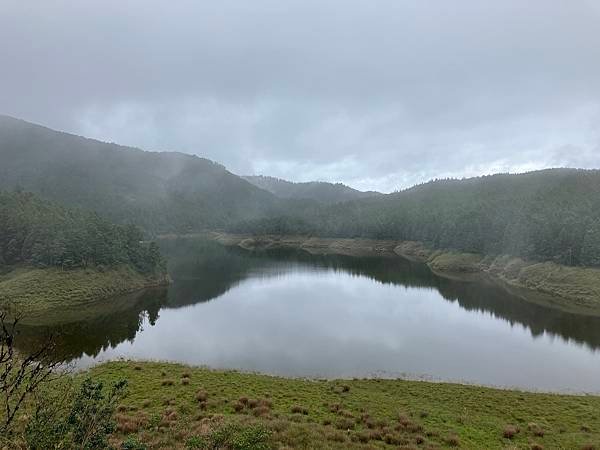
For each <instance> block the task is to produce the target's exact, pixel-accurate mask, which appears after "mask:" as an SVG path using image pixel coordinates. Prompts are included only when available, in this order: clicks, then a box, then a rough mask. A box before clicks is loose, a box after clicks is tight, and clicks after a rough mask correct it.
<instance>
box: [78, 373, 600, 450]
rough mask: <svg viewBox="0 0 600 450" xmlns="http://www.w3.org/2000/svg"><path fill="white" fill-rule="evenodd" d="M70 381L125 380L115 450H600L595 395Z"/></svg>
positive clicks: (201, 378) (438, 387)
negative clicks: (224, 444)
mask: <svg viewBox="0 0 600 450" xmlns="http://www.w3.org/2000/svg"><path fill="white" fill-rule="evenodd" d="M76 376H77V377H80V378H82V377H85V376H92V377H93V378H94V379H98V380H103V381H104V382H106V383H110V382H114V381H116V380H119V379H127V380H128V383H129V384H128V393H127V395H126V397H125V398H124V399H123V400H122V402H121V405H120V406H119V407H118V411H117V412H116V421H117V431H116V432H115V433H114V434H113V436H112V438H111V440H112V443H113V444H114V445H115V446H116V447H117V448H122V447H121V445H122V443H123V442H127V441H129V442H134V441H135V442H138V443H142V444H144V445H146V446H147V448H165V449H166V448H169V449H171V448H172V449H184V448H213V447H202V446H201V444H202V443H204V444H206V443H207V442H208V443H210V442H211V439H215V436H218V435H219V433H222V432H223V430H228V431H227V432H229V433H233V434H234V435H235V434H236V433H237V434H239V436H238V437H239V439H242V437H244V436H245V438H248V436H250V435H253V436H254V435H256V436H261V439H262V442H263V444H264V445H265V446H264V447H259V446H258V444H256V446H255V447H253V446H250V447H239V448H275V449H285V448H287V449H296V448H302V449H322V448H323V449H329V448H330V449H385V448H390V449H392V448H393V449H398V448H403V449H418V448H428V449H437V448H465V449H509V448H510V449H594V448H596V449H597V448H600V447H598V445H599V444H600V397H596V396H585V395H582V396H570V395H558V394H542V393H528V392H520V391H514V390H502V389H492V388H485V387H478V386H472V385H461V384H450V383H432V382H424V381H405V380H381V379H364V380H362V379H361V380H334V381H324V380H307V379H293V378H280V377H272V376H267V375H260V374H250V373H240V372H234V371H219V370H210V369H206V368H193V367H188V366H184V365H180V364H173V363H163V362H135V361H116V362H108V363H103V364H101V365H98V366H95V367H93V368H91V369H89V371H87V372H84V373H80V374H78V375H76ZM219 430H221V431H219ZM236 436H237V435H236ZM240 436H241V437H240ZM233 439H237V438H236V437H235V436H234V437H233ZM204 444H202V445H204ZM206 445H208V444H206ZM215 448H216V447H215ZM234 448H236V447H234Z"/></svg>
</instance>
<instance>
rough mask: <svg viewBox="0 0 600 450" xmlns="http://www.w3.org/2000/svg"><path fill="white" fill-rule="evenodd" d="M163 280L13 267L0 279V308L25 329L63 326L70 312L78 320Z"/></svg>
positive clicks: (118, 272) (126, 270)
mask: <svg viewBox="0 0 600 450" xmlns="http://www.w3.org/2000/svg"><path fill="white" fill-rule="evenodd" d="M166 282H167V280H166V278H164V277H159V278H155V277H150V276H144V275H142V274H140V273H139V272H137V271H135V270H133V269H132V268H130V267H128V266H121V267H117V268H111V269H104V270H100V269H98V268H89V269H73V270H61V269H58V268H44V269H40V268H34V267H14V268H12V270H10V271H4V272H3V274H2V275H0V306H2V307H5V308H9V310H12V311H14V312H15V313H21V314H23V320H22V322H23V323H25V324H28V325H42V324H43V325H49V324H52V323H53V322H55V321H57V322H65V316H68V315H69V313H70V312H71V311H73V315H74V317H76V318H77V319H79V320H81V319H82V317H83V318H85V317H86V316H89V315H90V314H92V313H93V311H94V305H97V304H98V302H100V301H102V300H105V299H107V298H110V297H115V296H119V295H124V294H128V293H131V292H135V291H139V290H141V289H144V288H148V287H153V286H159V285H163V284H165V283H166Z"/></svg>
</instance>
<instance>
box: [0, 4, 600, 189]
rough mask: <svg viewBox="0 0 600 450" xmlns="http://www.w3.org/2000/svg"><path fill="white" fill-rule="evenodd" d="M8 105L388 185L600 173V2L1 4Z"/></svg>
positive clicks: (225, 156)
mask: <svg viewBox="0 0 600 450" xmlns="http://www.w3.org/2000/svg"><path fill="white" fill-rule="evenodd" d="M0 113H4V114H8V115H12V116H16V117H19V118H22V119H25V120H29V121H33V122H37V123H41V124H43V125H46V126H49V127H52V128H57V129H61V130H65V131H69V132H73V133H77V134H82V135H86V136H89V137H94V138H98V139H101V140H105V141H113V142H118V143H121V144H127V145H133V146H138V147H141V148H144V149H147V150H178V151H183V152H189V153H195V154H198V155H201V156H204V157H207V158H210V159H213V160H216V161H218V162H220V163H222V164H224V165H226V166H227V167H228V168H229V169H230V170H231V171H233V172H235V173H238V174H265V175H273V176H277V177H281V178H286V179H291V180H294V181H308V180H313V179H318V180H325V181H342V182H344V183H347V184H350V185H351V186H353V187H356V188H359V189H377V190H381V191H386V192H389V191H392V190H395V189H398V188H403V187H407V186H409V185H412V184H414V183H418V182H421V181H425V180H428V179H431V178H438V177H448V176H452V177H462V176H471V175H478V174H487V173H494V172H501V171H502V172H505V171H511V172H517V171H525V170H530V169H537V168H543V167H551V166H576V167H600V1H599V0H527V1H524V0H497V1H491V0H490V1H481V0H472V1H463V0H455V1H448V0H438V1H435V0H412V1H403V0H364V1H360V0H356V1H352V0H298V1H295V0H292V1H290V0H252V1H245V0H236V1H233V0H213V1H208V0H204V1H183V0H178V1H162V2H159V1H154V0H137V1H136V0H133V1H132V0H128V1H123V0H102V1H85V2H83V1H79V0H72V1H59V0H45V1H41V0H40V1H23V0H0Z"/></svg>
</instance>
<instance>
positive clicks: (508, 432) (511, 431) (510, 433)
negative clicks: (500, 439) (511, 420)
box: [502, 425, 521, 439]
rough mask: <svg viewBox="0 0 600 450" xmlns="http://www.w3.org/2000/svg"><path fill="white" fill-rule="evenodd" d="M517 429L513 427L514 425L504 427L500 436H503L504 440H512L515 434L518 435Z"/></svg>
mask: <svg viewBox="0 0 600 450" xmlns="http://www.w3.org/2000/svg"><path fill="white" fill-rule="evenodd" d="M519 431H521V430H519V427H517V426H514V425H507V426H505V427H504V430H503V431H502V436H504V438H506V439H512V438H514V437H515V436H516V435H517V434H519Z"/></svg>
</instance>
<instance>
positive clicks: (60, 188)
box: [0, 116, 279, 233]
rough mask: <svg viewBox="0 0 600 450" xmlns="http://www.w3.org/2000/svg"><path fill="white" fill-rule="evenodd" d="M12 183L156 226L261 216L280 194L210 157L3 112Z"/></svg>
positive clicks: (1, 165) (8, 182)
mask: <svg viewBox="0 0 600 450" xmlns="http://www.w3.org/2000/svg"><path fill="white" fill-rule="evenodd" d="M15 188H19V189H22V190H27V191H32V192H34V193H37V194H39V195H41V196H43V197H45V198H48V199H50V200H54V201H58V202H61V203H63V204H66V205H69V206H79V207H82V208H86V209H90V210H95V211H97V212H98V213H99V214H101V215H103V216H105V217H107V218H109V219H111V220H114V221H116V222H119V223H130V222H133V223H135V224H137V225H139V226H141V227H143V228H145V229H146V230H151V231H153V232H156V233H164V232H186V231H195V230H199V229H202V228H215V227H222V226H224V225H225V224H228V223H231V222H235V221H238V220H247V219H251V218H259V217H262V216H264V215H266V214H268V213H270V212H272V211H273V210H275V209H276V208H277V207H278V202H279V200H278V199H277V198H276V197H275V196H274V195H273V194H271V193H269V192H267V191H264V190H262V189H259V188H257V187H256V186H254V185H253V184H251V183H249V182H247V181H246V180H243V179H242V178H240V177H238V176H236V175H234V174H232V173H230V172H228V171H227V170H226V169H225V168H224V167H223V166H221V165H220V164H217V163H214V162H212V161H210V160H208V159H204V158H199V157H197V156H192V155H187V154H183V153H176V152H147V151H142V150H140V149H136V148H131V147H124V146H120V145H116V144H109V143H104V142H99V141H96V140H93V139H86V138H83V137H80V136H75V135H72V134H68V133H62V132H58V131H54V130H51V129H48V128H45V127H42V126H39V125H34V124H31V123H28V122H25V121H22V120H18V119H14V118H11V117H7V116H0V189H5V190H13V189H15Z"/></svg>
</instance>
